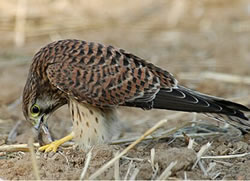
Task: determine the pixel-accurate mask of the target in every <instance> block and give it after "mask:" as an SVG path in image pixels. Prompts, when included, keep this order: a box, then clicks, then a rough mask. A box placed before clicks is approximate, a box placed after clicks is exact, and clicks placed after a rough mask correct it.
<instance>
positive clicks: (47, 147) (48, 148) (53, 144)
mask: <svg viewBox="0 0 250 181" xmlns="http://www.w3.org/2000/svg"><path fill="white" fill-rule="evenodd" d="M73 137H74V135H73V133H71V134H69V135H68V136H65V137H64V138H62V139H60V140H56V141H53V142H51V143H49V144H47V145H44V146H41V147H40V148H39V151H45V153H47V152H51V151H53V152H56V151H57V148H58V147H59V146H60V145H62V144H63V143H65V142H67V141H69V140H72V139H73Z"/></svg>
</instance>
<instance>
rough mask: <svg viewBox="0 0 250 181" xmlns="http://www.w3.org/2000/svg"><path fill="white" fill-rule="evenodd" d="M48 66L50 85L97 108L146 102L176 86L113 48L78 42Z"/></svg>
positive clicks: (155, 69)
mask: <svg viewBox="0 0 250 181" xmlns="http://www.w3.org/2000/svg"><path fill="white" fill-rule="evenodd" d="M62 50H63V51H61V52H60V54H57V56H56V58H55V60H54V62H53V63H51V64H50V65H49V66H48V67H47V75H48V78H49V80H50V82H51V83H52V84H53V85H54V86H56V87H58V88H59V89H60V90H62V91H64V92H65V93H67V94H68V95H69V96H71V97H73V98H75V99H77V100H78V101H79V102H87V103H89V104H92V105H96V106H112V105H124V104H126V103H130V102H131V103H133V104H134V103H140V102H141V103H145V104H146V103H149V105H145V106H144V107H146V108H147V107H148V108H152V105H150V104H151V103H152V100H153V99H154V98H155V95H156V93H157V92H159V90H160V88H166V89H168V88H171V87H172V86H175V84H176V81H175V79H174V78H173V77H172V76H171V75H170V74H169V73H168V72H166V71H163V70H162V69H160V68H158V67H156V66H154V65H152V64H149V63H147V62H145V61H143V60H142V59H140V58H139V57H136V56H134V55H132V54H129V53H126V52H125V51H124V50H119V49H115V48H113V47H112V46H108V47H104V46H103V45H101V44H96V43H92V42H91V43H86V42H83V41H77V42H76V44H74V45H73V46H71V47H70V48H68V49H67V48H62Z"/></svg>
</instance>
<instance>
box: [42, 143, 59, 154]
mask: <svg viewBox="0 0 250 181" xmlns="http://www.w3.org/2000/svg"><path fill="white" fill-rule="evenodd" d="M61 144H62V143H61V142H60V140H56V141H53V142H51V143H49V144H47V145H44V146H41V147H40V148H39V151H44V152H45V153H47V152H51V151H53V152H56V151H57V148H58V147H59V146H60V145H61Z"/></svg>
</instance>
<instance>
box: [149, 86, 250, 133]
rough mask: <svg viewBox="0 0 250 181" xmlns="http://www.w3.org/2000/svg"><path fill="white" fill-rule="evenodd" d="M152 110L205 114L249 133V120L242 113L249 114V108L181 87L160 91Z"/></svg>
mask: <svg viewBox="0 0 250 181" xmlns="http://www.w3.org/2000/svg"><path fill="white" fill-rule="evenodd" d="M153 108H157V109H169V110H176V111H187V112H200V113H205V114H209V115H213V117H214V118H216V119H218V120H223V121H226V122H228V123H229V124H231V125H234V126H237V127H239V128H241V129H242V130H244V131H246V132H250V120H249V118H247V117H246V116H245V114H244V113H243V112H244V111H246V112H250V109H249V108H247V107H246V106H243V105H241V104H238V103H235V102H231V101H227V100H224V99H221V98H217V97H213V96H209V95H206V94H201V93H199V92H197V91H193V90H190V89H187V88H185V87H182V86H178V87H176V88H172V89H160V91H159V92H158V93H157V95H156V97H155V99H154V104H153Z"/></svg>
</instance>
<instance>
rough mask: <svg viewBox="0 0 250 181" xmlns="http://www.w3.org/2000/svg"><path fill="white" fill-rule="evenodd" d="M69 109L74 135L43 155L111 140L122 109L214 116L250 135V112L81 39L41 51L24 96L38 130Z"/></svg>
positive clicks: (127, 55)
mask: <svg viewBox="0 0 250 181" xmlns="http://www.w3.org/2000/svg"><path fill="white" fill-rule="evenodd" d="M64 104H68V106H69V109H70V112H71V115H72V121H73V132H72V133H71V134H70V135H68V136H66V137H64V138H63V139H60V140H57V141H55V142H52V143H51V144H49V145H45V146H43V147H41V148H40V150H45V151H51V150H53V151H56V149H57V147H58V146H59V145H61V144H62V143H64V142H66V141H68V140H70V139H72V138H74V139H75V140H76V142H77V143H78V144H79V145H80V146H81V147H83V148H86V147H90V146H91V145H94V144H99V143H105V142H108V141H110V139H111V138H112V136H113V135H114V134H115V133H116V132H118V131H119V121H118V117H117V116H116V109H117V108H118V107H119V106H129V107H138V108H142V109H145V110H149V109H168V110H176V111H187V112H198V113H213V115H214V116H215V117H216V118H217V119H223V120H225V121H226V122H228V123H230V124H232V125H236V126H238V127H240V128H241V129H242V130H244V131H246V132H249V131H250V120H249V119H248V118H247V117H246V116H245V115H244V113H243V111H250V109H249V108H247V107H245V106H243V105H240V104H237V103H234V102H231V101H227V100H224V99H222V98H218V97H213V96H209V95H205V94H202V93H199V92H197V91H193V90H190V89H188V88H185V87H183V86H181V85H179V84H178V82H177V80H176V79H175V78H174V77H173V75H172V74H171V73H169V72H167V71H166V70H163V69H161V68H159V67H157V66H155V65H153V64H151V63H148V62H146V61H145V60H143V59H142V58H139V57H137V56H135V55H133V54H131V53H128V52H126V51H125V50H123V49H118V48H114V47H113V46H104V45H102V44H99V43H93V42H86V41H81V40H73V39H68V40H60V41H56V42H53V43H50V44H48V45H47V46H45V47H43V48H41V49H40V51H38V52H37V53H36V54H35V56H34V58H33V60H32V64H31V67H30V70H29V74H28V79H27V82H26V85H25V88H24V91H23V113H24V116H25V118H26V119H27V120H28V121H30V122H31V123H32V124H33V125H34V127H35V128H36V129H39V128H40V127H41V125H44V124H46V120H47V119H48V117H49V115H51V114H52V113H53V112H54V111H55V110H57V109H58V108H59V107H61V106H63V105H64Z"/></svg>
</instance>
